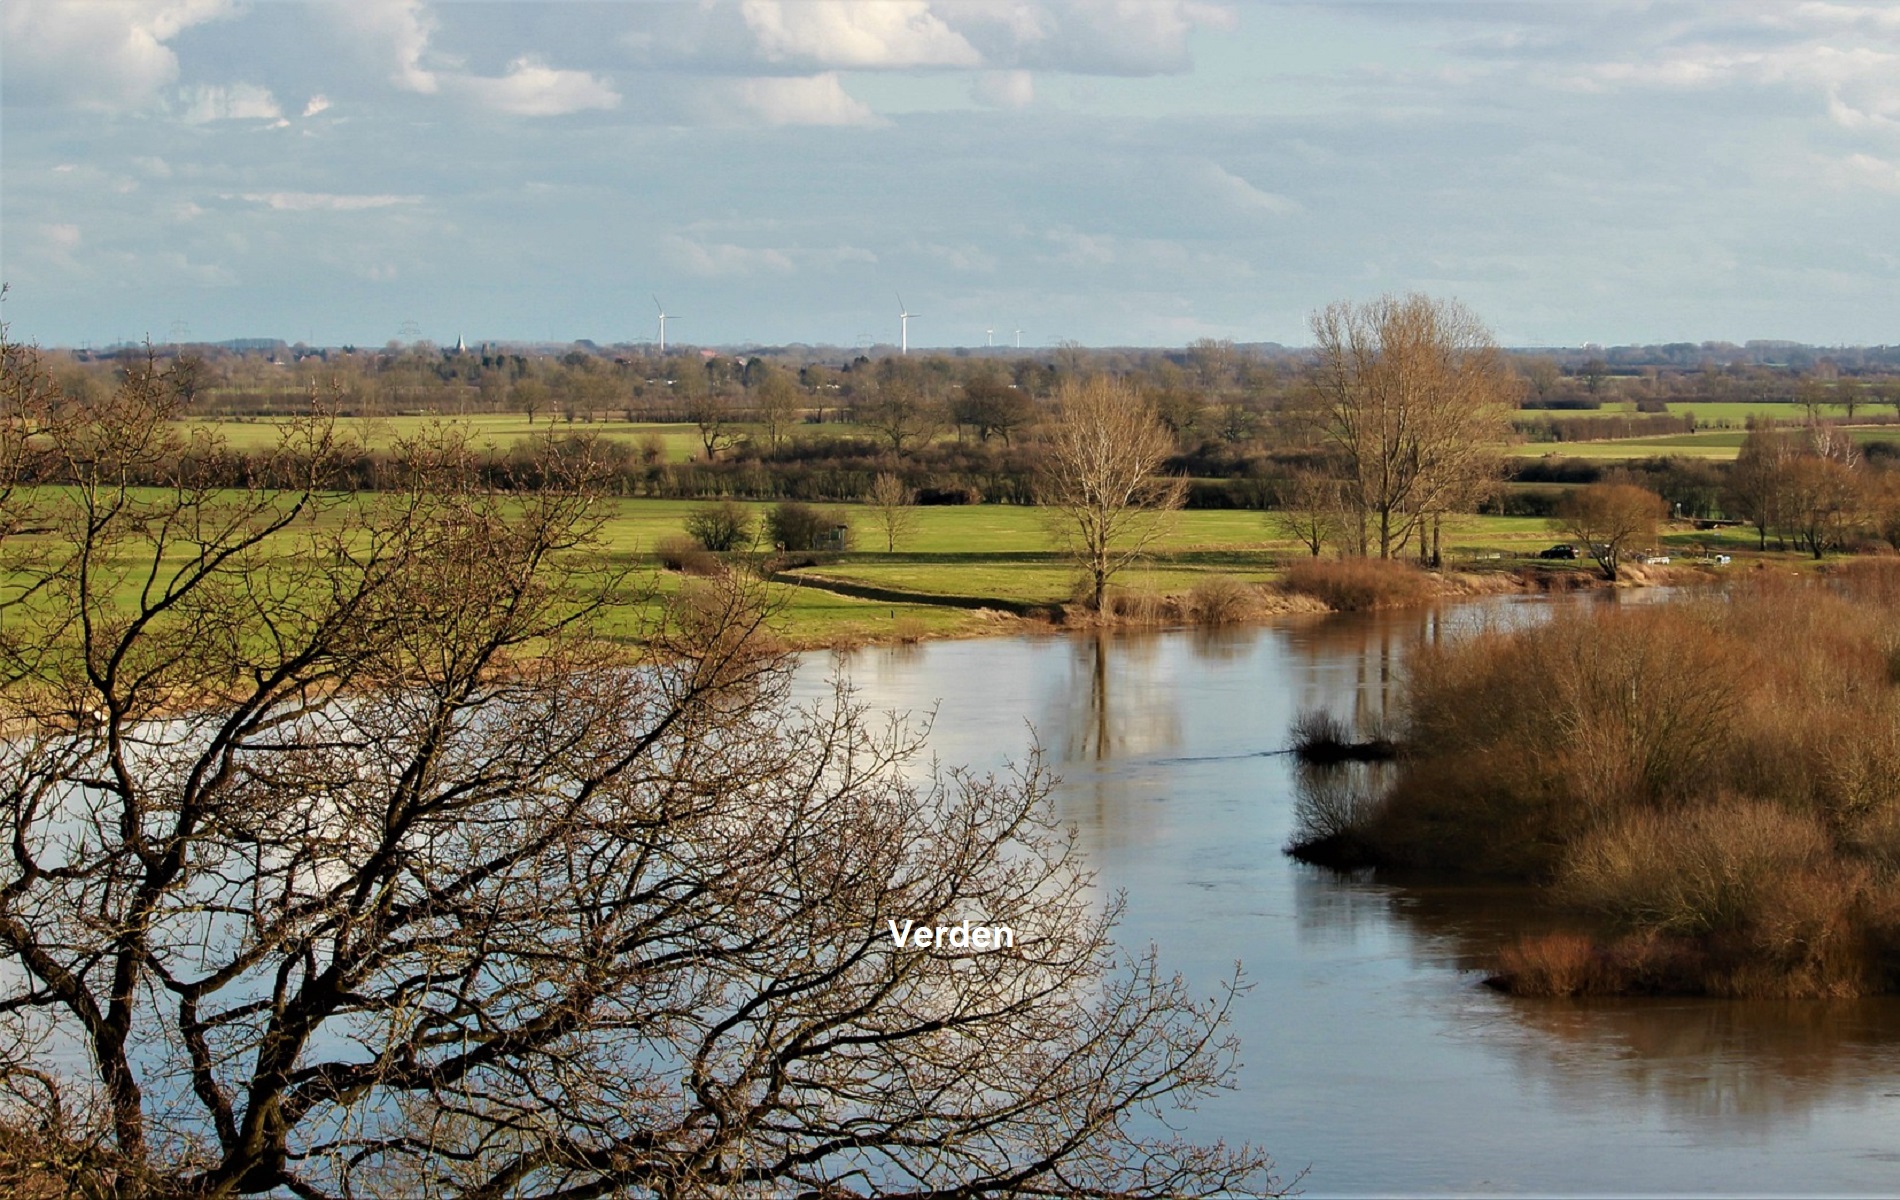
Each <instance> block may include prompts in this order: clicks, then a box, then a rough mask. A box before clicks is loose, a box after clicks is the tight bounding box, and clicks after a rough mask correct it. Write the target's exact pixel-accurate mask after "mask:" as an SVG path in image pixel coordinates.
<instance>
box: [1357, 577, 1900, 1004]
mask: <svg viewBox="0 0 1900 1200" xmlns="http://www.w3.org/2000/svg"><path fill="white" fill-rule="evenodd" d="M1896 601H1900V569H1896V568H1895V567H1894V566H1892V565H1873V564H1870V565H1868V566H1867V567H1865V568H1863V569H1857V570H1853V571H1850V572H1846V573H1842V574H1839V575H1837V576H1834V577H1831V578H1829V579H1826V580H1823V581H1820V582H1809V583H1799V582H1774V581H1771V582H1760V583H1745V584H1740V585H1737V586H1736V587H1734V588H1732V589H1731V590H1730V591H1728V592H1727V593H1724V594H1720V595H1714V596H1710V597H1706V598H1700V599H1692V600H1684V601H1678V602H1674V603H1665V604H1654V605H1642V606H1621V605H1608V604H1602V603H1594V602H1591V603H1583V604H1578V605H1573V606H1567V607H1565V608H1563V609H1561V610H1560V611H1558V612H1557V613H1555V614H1554V615H1553V616H1552V618H1551V619H1550V620H1549V621H1548V622H1547V623H1545V624H1542V625H1539V626H1536V627H1532V628H1522V629H1515V630H1494V631H1490V632H1486V633H1483V634H1480V635H1478V636H1476V637H1473V638H1470V639H1466V640H1463V641H1460V642H1457V643H1455V644H1453V645H1451V646H1448V647H1445V648H1442V649H1436V650H1432V651H1428V652H1426V653H1424V654H1423V655H1421V656H1420V658H1419V659H1418V660H1417V661H1416V662H1415V664H1414V666H1413V670H1412V673H1411V676H1410V679H1409V681H1408V684H1407V696H1406V705H1405V713H1406V716H1405V743H1406V750H1407V753H1406V757H1405V759H1404V761H1403V762H1402V764H1401V768H1400V771H1399V773H1398V777H1397V780H1396V782H1395V783H1394V785H1393V786H1392V787H1391V789H1390V790H1389V791H1387V792H1386V793H1385V795H1384V796H1383V798H1381V799H1380V800H1379V801H1378V802H1377V803H1374V804H1370V805H1366V806H1364V807H1363V808H1361V809H1360V810H1359V814H1358V815H1357V816H1356V825H1355V828H1354V829H1353V830H1352V834H1353V835H1354V837H1355V838H1356V839H1357V840H1358V842H1359V843H1362V844H1364V845H1366V846H1369V847H1371V848H1372V856H1373V857H1374V859H1375V860H1376V861H1379V862H1383V863H1386V864H1391V865H1404V866H1408V867H1416V868H1425V869H1435V870H1446V871H1458V872H1469V873H1474V874H1482V875H1489V876H1502V877H1512V878H1521V879H1525V880H1527V881H1531V882H1534V883H1537V884H1539V885H1541V886H1547V887H1549V888H1550V889H1551V895H1552V897H1553V898H1554V899H1557V900H1559V901H1562V902H1564V903H1567V904H1569V905H1572V906H1574V907H1575V908H1577V909H1578V910H1580V911H1581V912H1584V913H1588V914H1593V915H1594V916H1595V917H1596V918H1597V919H1598V920H1600V921H1601V922H1602V928H1603V930H1604V936H1605V938H1606V939H1608V940H1606V941H1605V943H1604V944H1603V946H1602V947H1600V949H1601V950H1602V951H1603V954H1604V955H1605V961H1609V960H1611V959H1614V960H1615V961H1617V962H1619V963H1621V966H1619V967H1618V970H1617V971H1615V972H1610V973H1608V974H1605V973H1602V972H1598V973H1595V974H1592V973H1590V972H1583V973H1582V974H1577V973H1576V972H1574V971H1564V972H1557V973H1556V974H1559V975H1566V976H1572V975H1574V976H1575V977H1576V978H1579V979H1582V978H1586V977H1588V978H1592V979H1596V980H1598V981H1599V982H1600V981H1601V980H1602V979H1607V978H1609V977H1610V976H1611V975H1614V976H1616V977H1619V978H1624V979H1626V980H1635V979H1648V980H1650V981H1651V983H1652V985H1654V986H1660V985H1655V984H1654V981H1655V980H1656V979H1658V978H1662V977H1663V976H1666V977H1667V979H1668V981H1669V982H1668V985H1667V986H1668V987H1670V988H1672V989H1673V988H1679V987H1690V988H1693V989H1696V990H1705V991H1710V992H1718V993H1731V994H1808V995H1816V994H1848V993H1854V992H1860V991H1867V990H1886V989H1891V988H1892V987H1894V986H1895V985H1896V983H1900V969H1897V968H1900V901H1891V900H1889V899H1888V897H1890V896H1894V895H1896V893H1900V886H1896V885H1900V686H1897V685H1896V683H1895V680H1894V673H1893V670H1892V668H1891V665H1890V664H1891V663H1892V661H1893V659H1894V655H1895V651H1896V648H1897V647H1900V603H1896ZM1329 832H1333V833H1335V834H1336V833H1337V831H1329ZM1631 947H1636V949H1634V950H1632V949H1631ZM1613 948H1614V949H1615V953H1614V954H1612V953H1611V950H1612V949H1613ZM1539 953H1543V952H1542V951H1540V952H1539ZM1657 956H1662V957H1666V958H1667V959H1668V960H1669V962H1670V963H1671V964H1674V965H1672V966H1671V968H1670V970H1669V971H1667V972H1663V973H1661V974H1660V975H1659V974H1658V972H1656V971H1654V970H1651V969H1649V968H1650V966H1653V960H1655V959H1656V958H1657ZM1535 957H1536V955H1530V957H1528V958H1527V957H1526V956H1525V955H1524V954H1520V955H1519V958H1520V960H1521V961H1523V962H1525V963H1529V962H1530V961H1531V960H1532V959H1534V958H1535ZM1560 957H1562V958H1564V959H1565V960H1566V961H1570V960H1574V959H1576V958H1577V952H1576V951H1575V948H1574V947H1570V948H1566V949H1565V950H1564V954H1563V955H1562V956H1560ZM1682 963H1692V964H1693V965H1694V969H1693V970H1690V971H1687V972H1686V973H1685V972H1684V971H1683V970H1679V969H1677V967H1679V966H1680V964H1682ZM1646 964H1647V965H1646ZM1507 974H1508V963H1507ZM1546 974H1549V972H1546Z"/></svg>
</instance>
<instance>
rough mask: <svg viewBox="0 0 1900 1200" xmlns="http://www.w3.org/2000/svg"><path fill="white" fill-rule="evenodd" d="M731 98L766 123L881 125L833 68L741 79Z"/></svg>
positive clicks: (880, 120) (877, 117) (881, 122)
mask: <svg viewBox="0 0 1900 1200" xmlns="http://www.w3.org/2000/svg"><path fill="white" fill-rule="evenodd" d="M731 94H732V97H733V99H734V100H736V101H737V103H738V105H739V107H740V108H741V109H742V110H743V111H744V112H745V114H747V115H749V116H752V117H755V118H757V119H759V120H762V121H764V122H765V123H766V124H767V125H880V124H883V121H882V119H881V118H879V116H878V115H877V114H876V113H874V112H872V111H871V107H870V105H868V104H865V103H864V102H863V101H861V100H857V99H855V98H853V97H852V95H851V94H850V93H849V92H847V91H845V90H844V85H843V84H842V83H840V82H839V81H838V73H837V72H836V71H826V72H825V73H824V74H822V75H812V76H809V77H803V78H789V79H788V78H782V77H776V76H768V77H762V78H755V79H741V80H738V81H736V82H735V83H734V85H733V87H732V93H731Z"/></svg>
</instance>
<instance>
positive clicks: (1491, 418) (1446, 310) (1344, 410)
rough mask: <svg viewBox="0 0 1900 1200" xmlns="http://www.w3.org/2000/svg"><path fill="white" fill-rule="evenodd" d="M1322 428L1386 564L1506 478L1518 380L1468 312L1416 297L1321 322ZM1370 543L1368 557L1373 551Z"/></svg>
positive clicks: (1339, 310) (1337, 308)
mask: <svg viewBox="0 0 1900 1200" xmlns="http://www.w3.org/2000/svg"><path fill="white" fill-rule="evenodd" d="M1313 332H1314V335H1315V337H1316V338H1317V340H1318V343H1319V354H1320V365H1319V368H1318V371H1317V372H1316V374H1315V376H1314V379H1313V387H1314V390H1315V392H1316V393H1317V396H1316V399H1317V405H1318V408H1319V410H1320V411H1319V421H1320V427H1321V429H1322V430H1323V431H1324V434H1325V437H1326V438H1327V440H1328V441H1329V442H1331V443H1332V445H1333V446H1334V447H1335V449H1336V450H1337V451H1338V453H1339V455H1340V457H1341V459H1342V461H1343V462H1344V463H1345V466H1346V477H1345V479H1346V485H1347V499H1348V501H1349V502H1350V503H1351V504H1352V506H1353V508H1354V509H1355V511H1356V514H1357V516H1358V518H1359V519H1360V521H1361V522H1362V528H1364V529H1365V530H1366V531H1367V538H1368V542H1369V547H1370V545H1376V546H1377V547H1378V551H1379V557H1381V558H1390V557H1392V555H1393V554H1394V553H1396V552H1398V551H1400V550H1402V549H1403V548H1404V547H1405V545H1406V543H1407V542H1408V541H1409V540H1410V539H1411V537H1412V536H1413V534H1414V533H1416V532H1418V529H1419V526H1420V523H1421V522H1423V521H1426V520H1429V519H1431V518H1432V517H1433V516H1435V515H1438V514H1443V513H1444V512H1447V511H1451V510H1453V509H1454V508H1455V507H1457V506H1460V505H1462V504H1465V503H1468V502H1469V497H1470V496H1472V495H1474V494H1476V493H1478V492H1480V491H1482V490H1483V489H1482V488H1481V487H1480V486H1479V481H1481V480H1482V479H1484V478H1485V477H1486V476H1494V475H1495V472H1496V470H1497V465H1496V463H1497V447H1498V446H1499V445H1500V443H1502V442H1503V440H1504V436H1505V434H1506V433H1507V432H1508V418H1509V408H1510V405H1511V403H1512V402H1513V401H1514V399H1515V397H1516V394H1517V387H1518V381H1517V379H1516V377H1515V375H1514V374H1513V372H1511V370H1510V369H1509V367H1508V366H1507V365H1506V364H1505V362H1504V359H1503V358H1502V356H1501V355H1500V353H1499V351H1498V349H1497V347H1496V345H1495V344H1494V343H1493V342H1492V340H1491V335H1490V333H1489V332H1488V331H1487V330H1486V329H1485V328H1484V326H1483V325H1482V324H1481V323H1480V322H1479V321H1478V319H1477V318H1476V317H1475V316H1473V315H1472V314H1471V313H1470V312H1469V311H1468V310H1466V309H1465V308H1464V307H1463V306H1462V305H1460V304H1458V303H1456V302H1454V301H1441V300H1433V299H1431V298H1429V297H1426V296H1420V295H1412V296H1407V297H1405V298H1404V299H1396V298H1393V297H1390V296H1388V297H1385V298H1383V299H1380V300H1376V301H1373V302H1372V303H1370V304H1366V305H1362V306H1354V305H1350V304H1343V303H1342V304H1334V305H1332V306H1330V307H1328V308H1327V309H1325V310H1324V311H1322V312H1320V313H1317V314H1315V315H1314V317H1313ZM1369 547H1368V549H1369Z"/></svg>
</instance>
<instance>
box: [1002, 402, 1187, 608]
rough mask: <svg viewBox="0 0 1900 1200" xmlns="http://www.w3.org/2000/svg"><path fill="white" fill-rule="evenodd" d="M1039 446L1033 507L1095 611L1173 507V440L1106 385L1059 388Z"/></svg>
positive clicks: (1148, 413)
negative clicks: (1041, 512) (1043, 512)
mask: <svg viewBox="0 0 1900 1200" xmlns="http://www.w3.org/2000/svg"><path fill="white" fill-rule="evenodd" d="M1056 405H1057V412H1056V418H1055V420H1054V421H1053V422H1052V423H1051V425H1050V427H1049V435H1048V440H1047V441H1046V442H1045V443H1044V445H1043V458H1042V472H1041V482H1040V487H1039V489H1038V491H1039V494H1038V500H1039V501H1040V502H1041V503H1043V504H1045V505H1047V506H1049V508H1050V510H1051V512H1052V513H1053V514H1054V515H1053V518H1052V527H1053V529H1054V532H1055V536H1056V539H1057V541H1058V543H1059V544H1060V545H1061V546H1062V548H1063V550H1064V551H1065V552H1066V553H1067V554H1068V556H1069V558H1070V559H1071V561H1073V562H1074V563H1075V564H1076V565H1077V566H1078V567H1079V568H1081V570H1082V573H1083V575H1084V576H1085V577H1086V580H1087V583H1088V587H1089V598H1090V603H1091V604H1093V605H1094V606H1095V607H1096V608H1097V609H1099V608H1101V606H1102V601H1103V599H1104V597H1105V596H1106V595H1107V593H1108V581H1109V580H1110V579H1112V578H1113V577H1114V576H1115V575H1116V574H1117V573H1118V572H1120V571H1121V570H1122V569H1123V568H1125V567H1127V566H1128V565H1129V564H1130V563H1132V562H1133V561H1135V560H1136V559H1137V558H1139V557H1140V556H1141V555H1142V554H1143V553H1145V552H1146V551H1147V549H1148V547H1149V546H1151V545H1152V544H1153V543H1154V541H1155V539H1156V538H1157V537H1159V536H1161V534H1162V533H1163V532H1164V531H1165V529H1166V527H1167V517H1168V514H1169V513H1171V512H1172V511H1173V510H1175V509H1177V508H1179V507H1180V506H1181V500H1182V497H1183V496H1184V495H1185V493H1186V490H1187V481H1186V480H1184V479H1182V478H1180V477H1178V476H1173V475H1168V474H1166V473H1164V471H1163V467H1164V466H1165V464H1166V463H1167V460H1168V458H1169V456H1170V455H1172V454H1173V453H1174V441H1173V439H1172V438H1170V437H1169V436H1168V433H1167V430H1165V429H1164V428H1162V426H1161V423H1160V421H1159V420H1157V419H1156V417H1155V414H1154V410H1153V409H1152V408H1151V407H1149V405H1148V404H1147V403H1146V401H1144V400H1143V399H1142V398H1141V397H1140V396H1138V395H1136V394H1135V393H1134V392H1133V391H1131V390H1129V389H1128V388H1127V387H1125V386H1124V385H1122V384H1120V383H1117V382H1115V381H1114V380H1111V379H1106V378H1102V377H1099V376H1098V377H1096V378H1092V379H1087V380H1082V381H1079V382H1076V381H1067V382H1065V383H1064V384H1063V385H1062V387H1061V389H1060V390H1059V391H1058V393H1057V396H1056Z"/></svg>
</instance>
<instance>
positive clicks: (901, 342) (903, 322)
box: [897, 295, 923, 354]
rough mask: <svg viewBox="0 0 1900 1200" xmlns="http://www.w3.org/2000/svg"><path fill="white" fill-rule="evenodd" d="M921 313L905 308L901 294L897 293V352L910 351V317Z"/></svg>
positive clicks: (905, 352)
mask: <svg viewBox="0 0 1900 1200" xmlns="http://www.w3.org/2000/svg"><path fill="white" fill-rule="evenodd" d="M922 315H923V314H922V313H914V312H912V311H910V310H909V309H908V308H905V307H904V297H903V296H901V295H899V296H898V297H897V324H898V334H897V352H898V353H899V354H909V353H910V319H911V318H912V317H917V316H922Z"/></svg>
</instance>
